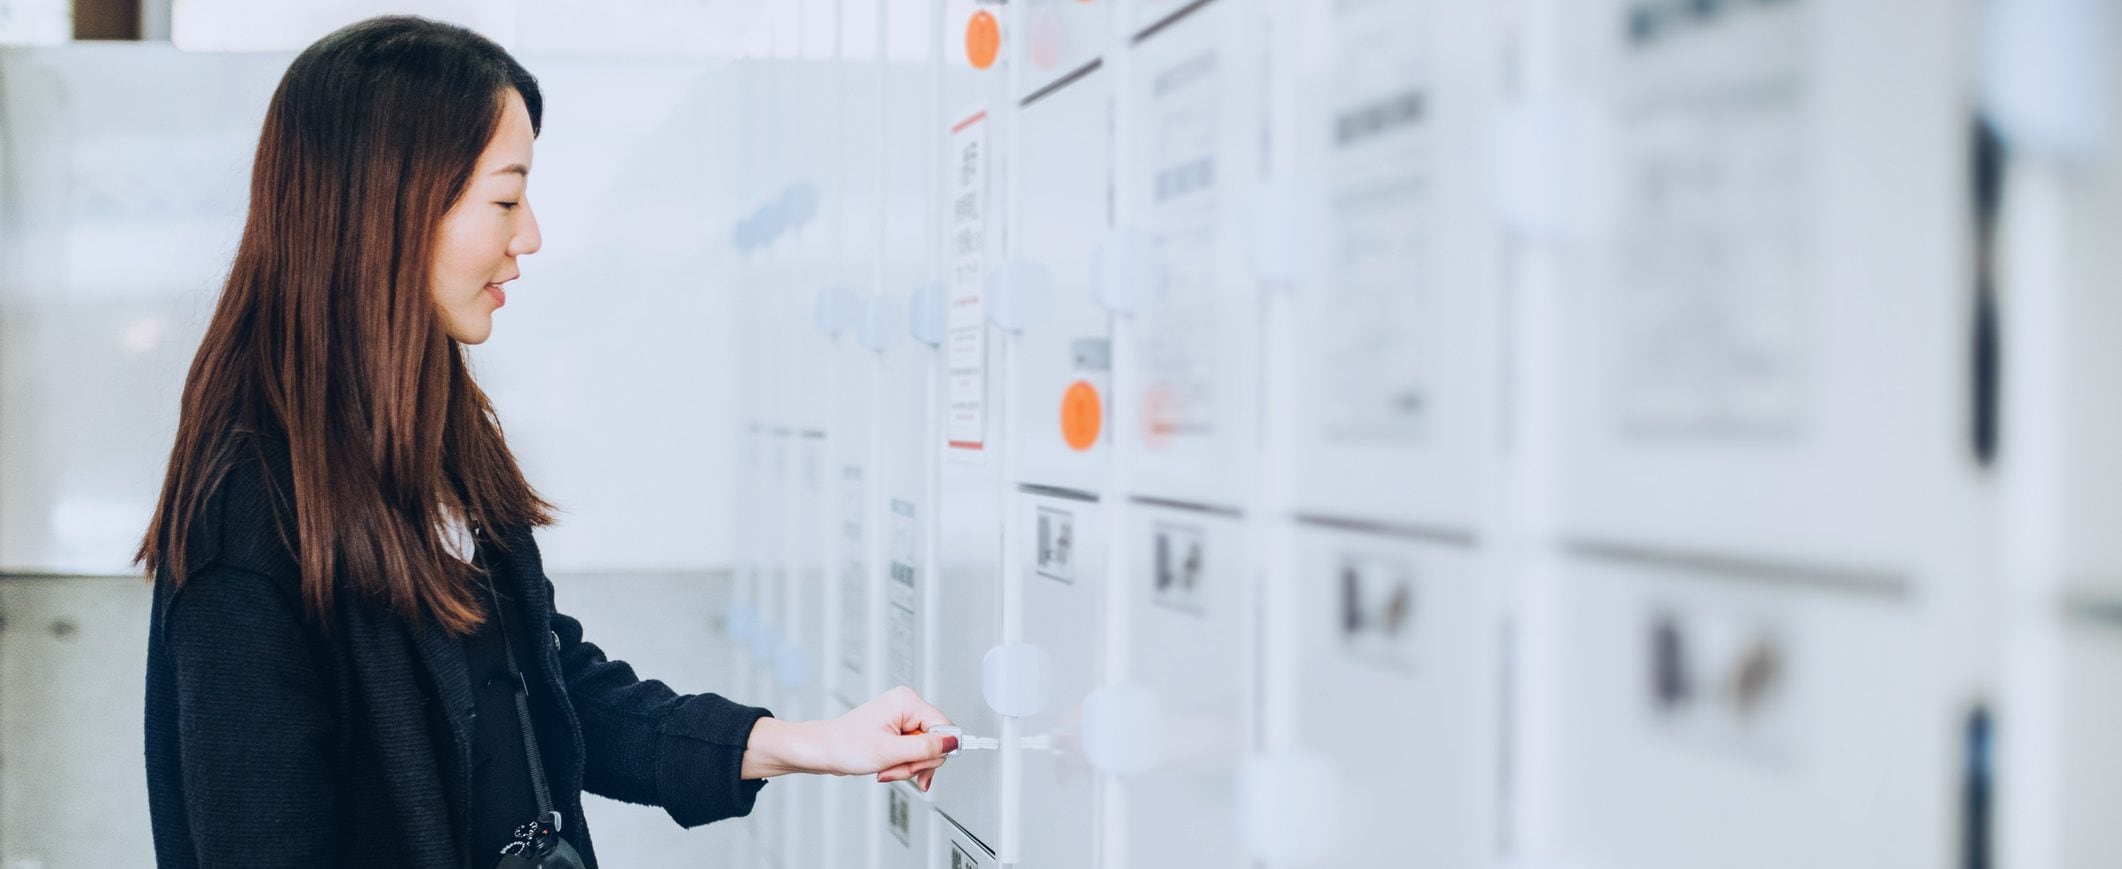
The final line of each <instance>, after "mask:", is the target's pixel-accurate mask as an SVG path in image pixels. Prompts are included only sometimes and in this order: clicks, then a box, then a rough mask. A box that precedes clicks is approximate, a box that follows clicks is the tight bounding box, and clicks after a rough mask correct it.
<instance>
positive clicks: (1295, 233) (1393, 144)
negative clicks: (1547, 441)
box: [1260, 0, 1503, 530]
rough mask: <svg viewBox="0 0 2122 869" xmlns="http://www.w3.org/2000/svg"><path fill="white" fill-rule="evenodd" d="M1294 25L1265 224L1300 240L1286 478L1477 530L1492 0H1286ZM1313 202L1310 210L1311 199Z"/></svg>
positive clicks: (1485, 407) (1483, 499)
mask: <svg viewBox="0 0 2122 869" xmlns="http://www.w3.org/2000/svg"><path fill="white" fill-rule="evenodd" d="M1282 8H1284V9H1285V10H1287V12H1288V13H1289V16H1290V17H1291V18H1293V19H1295V20H1294V21H1292V22H1291V23H1292V25H1293V26H1294V27H1295V28H1296V29H1298V30H1299V31H1300V32H1301V33H1303V34H1305V35H1304V36H1302V37H1300V38H1297V39H1295V40H1293V41H1292V42H1293V43H1294V46H1293V47H1294V48H1295V52H1294V53H1295V54H1296V55H1297V60H1296V62H1294V63H1289V64H1282V65H1279V68H1282V69H1284V70H1285V74H1288V75H1293V76H1294V77H1295V78H1296V81H1297V93H1298V96H1297V97H1296V98H1295V100H1294V101H1293V102H1294V114H1295V117H1294V118H1293V119H1291V120H1288V121H1282V120H1280V119H1278V123H1277V124H1276V127H1277V129H1278V130H1279V131H1282V132H1283V133H1284V134H1285V135H1286V137H1287V138H1288V140H1290V141H1292V142H1293V147H1294V150H1295V151H1296V160H1297V164H1298V165H1297V166H1296V167H1295V169H1294V170H1292V171H1291V176H1292V177H1291V180H1290V182H1289V183H1290V184H1292V185H1294V189H1293V192H1294V193H1295V194H1296V195H1297V196H1298V197H1299V198H1298V200H1297V201H1296V202H1295V203H1291V204H1285V205H1283V206H1282V207H1284V208H1286V209H1287V210H1288V212H1287V213H1286V214H1285V215H1284V217H1283V221H1284V222H1283V223H1281V224H1279V228H1280V230H1281V231H1280V232H1279V233H1278V235H1279V236H1280V237H1279V238H1275V239H1263V240H1262V241H1261V242H1260V243H1262V244H1280V245H1287V246H1290V247H1293V248H1299V249H1297V250H1291V251H1287V252H1282V253H1280V254H1279V255H1281V256H1288V257H1293V258H1295V259H1296V260H1297V261H1299V262H1300V263H1302V264H1303V265H1302V266H1301V267H1300V274H1301V277H1299V278H1298V283H1299V286H1297V287H1296V288H1295V289H1293V290H1292V292H1291V295H1290V299H1289V305H1290V310H1291V313H1292V316H1293V317H1294V319H1295V321H1296V322H1295V324H1294V328H1293V329H1292V332H1293V333H1294V335H1295V344H1296V346H1295V347H1294V352H1293V358H1291V359H1289V360H1287V362H1286V363H1282V364H1284V365H1285V367H1286V368H1287V369H1289V370H1287V371H1285V372H1283V373H1284V375H1285V376H1290V377H1292V378H1293V379H1294V384H1293V388H1291V389H1290V390H1289V391H1288V393H1287V395H1288V398H1289V399H1290V403H1289V405H1287V408H1288V409H1287V411H1286V412H1281V413H1275V414H1272V415H1271V416H1270V418H1271V419H1275V420H1281V421H1282V422H1283V424H1284V425H1287V426H1288V427H1289V429H1290V430H1291V434H1292V436H1291V443H1292V445H1293V446H1292V452H1291V454H1290V457H1291V461H1292V472H1291V474H1290V483H1291V486H1292V488H1293V489H1294V491H1293V493H1292V497H1293V499H1294V500H1295V502H1296V506H1297V508H1298V509H1299V510H1300V511H1302V512H1305V513H1308V514H1313V515H1325V516H1339V517H1352V518H1360V519H1367V520H1373V521H1382V522H1400V523H1407V522H1414V523H1420V524H1423V525H1425V526H1430V527H1439V526H1442V527H1449V528H1454V529H1460V530H1478V528H1479V525H1480V524H1481V522H1482V521H1483V519H1484V515H1485V513H1486V510H1485V508H1486V506H1487V505H1488V504H1489V503H1490V502H1491V501H1492V500H1493V499H1494V491H1495V490H1496V488H1497V487H1498V481H1497V479H1496V476H1495V473H1494V459H1493V454H1494V451H1495V446H1494V444H1495V443H1496V441H1497V432H1496V429H1497V422H1496V421H1497V419H1498V418H1499V413H1498V404H1499V392H1500V382H1501V381H1500V376H1501V372H1500V370H1499V365H1500V362H1501V359H1502V335H1503V330H1502V324H1501V322H1500V312H1501V305H1502V301H1503V284H1502V280H1501V279H1502V275H1501V274H1500V268H1499V265H1500V263H1502V261H1503V260H1502V257H1501V255H1500V254H1501V244H1500V241H1501V239H1500V231H1499V228H1498V227H1499V225H1498V223H1497V222H1496V221H1495V220H1493V219H1489V217H1488V215H1489V214H1490V213H1491V207H1490V199H1489V196H1488V194H1487V186H1486V185H1487V184H1488V179H1489V178H1490V173H1491V172H1492V171H1493V168H1492V166H1491V165H1490V164H1491V158H1490V156H1489V155H1490V154H1491V153H1492V152H1493V150H1494V149H1493V147H1492V142H1491V129H1492V126H1493V124H1494V112H1493V109H1492V106H1493V104H1494V103H1495V101H1496V95H1497V92H1498V89H1499V87H1500V85H1499V82H1498V81H1497V79H1498V78H1499V76H1500V70H1501V69H1502V68H1503V64H1502V62H1501V60H1502V57H1503V51H1502V47H1501V37H1500V35H1499V34H1500V31H1499V30H1498V28H1497V27H1496V25H1495V23H1494V22H1493V21H1492V20H1491V18H1492V17H1493V16H1494V15H1495V14H1496V13H1495V12H1494V10H1493V9H1492V4H1481V3H1451V2H1431V0H1372V2H1367V3H1332V4H1325V3H1301V2H1298V3H1287V4H1284V6H1283V7H1282ZM1314 211H1316V214H1314V213H1313V212H1314Z"/></svg>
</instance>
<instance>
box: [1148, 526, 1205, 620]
mask: <svg viewBox="0 0 2122 869" xmlns="http://www.w3.org/2000/svg"><path fill="white" fill-rule="evenodd" d="M1202 538H1203V535H1202V533H1201V529H1200V528H1198V527H1195V526H1191V525H1180V524H1177V523H1170V522H1159V523H1157V526H1156V543H1155V549H1154V554H1153V559H1154V564H1152V565H1151V570H1150V581H1151V583H1152V585H1151V599H1152V600H1154V601H1155V602H1156V603H1157V605H1158V606H1162V607H1167V608H1170V609H1175V610H1179V611H1181V612H1189V613H1195V614H1199V613H1203V612H1206V611H1207V606H1206V605H1205V604H1206V601H1207V599H1208V589H1207V588H1206V587H1205V586H1206V578H1205V577H1203V576H1202V562H1203V552H1202V548H1203V539H1202Z"/></svg>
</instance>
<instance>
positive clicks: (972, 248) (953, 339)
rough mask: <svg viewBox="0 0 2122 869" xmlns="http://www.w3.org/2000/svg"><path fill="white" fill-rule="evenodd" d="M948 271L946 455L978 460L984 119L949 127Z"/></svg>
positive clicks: (983, 336) (983, 354) (983, 371)
mask: <svg viewBox="0 0 2122 869" xmlns="http://www.w3.org/2000/svg"><path fill="white" fill-rule="evenodd" d="M950 156H951V163H950V167H949V168H948V170H946V174H947V175H948V176H949V184H950V191H949V194H950V200H949V201H950V217H949V218H948V223H947V227H948V230H949V234H948V236H947V237H946V239H945V242H944V244H945V245H946V247H945V251H944V255H945V257H946V262H947V263H948V267H949V270H950V271H949V284H950V315H949V318H948V321H947V322H948V325H949V330H950V331H949V334H948V335H947V336H946V338H945V342H946V347H947V351H946V353H947V355H946V362H947V364H948V366H949V369H950V392H949V395H948V399H949V401H950V418H949V421H948V425H947V426H946V427H945V432H944V434H945V437H946V442H947V444H948V446H949V447H950V453H951V454H952V455H954V456H959V457H967V456H971V457H977V456H980V455H981V454H982V451H983V450H985V449H986V447H987V300H986V298H985V297H984V292H985V289H984V288H985V284H986V278H987V212H988V202H987V113H986V112H984V111H982V112H979V113H976V114H974V115H973V116H972V117H969V118H966V119H964V120H962V121H959V122H958V123H957V124H956V125H954V126H952V127H951V136H950Z"/></svg>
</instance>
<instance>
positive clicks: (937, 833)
mask: <svg viewBox="0 0 2122 869" xmlns="http://www.w3.org/2000/svg"><path fill="white" fill-rule="evenodd" d="M929 829H930V832H929V843H930V847H931V850H930V851H929V855H928V864H927V865H928V866H929V867H930V869H1000V867H1001V865H1002V864H1001V863H999V862H997V861H996V860H995V854H994V852H992V851H989V850H987V846H985V845H982V844H980V840H979V839H977V838H975V837H974V836H972V835H971V834H969V833H967V832H966V831H965V828H963V827H960V826H958V825H957V824H954V823H952V822H951V819H950V818H948V817H946V816H944V815H943V813H941V812H936V813H933V814H931V815H930V826H929Z"/></svg>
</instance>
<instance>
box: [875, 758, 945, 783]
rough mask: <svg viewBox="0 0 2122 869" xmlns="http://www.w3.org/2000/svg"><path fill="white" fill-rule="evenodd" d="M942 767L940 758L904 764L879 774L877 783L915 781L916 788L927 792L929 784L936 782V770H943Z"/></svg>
mask: <svg viewBox="0 0 2122 869" xmlns="http://www.w3.org/2000/svg"><path fill="white" fill-rule="evenodd" d="M942 766H943V758H940V757H939V758H936V759H934V760H924V761H919V762H917V763H902V764H899V765H898V766H895V767H892V768H891V769H887V770H885V771H883V772H880V773H877V781H880V782H886V783H889V782H895V781H905V780H907V779H913V780H914V786H915V787H918V788H920V789H921V790H923V791H926V790H928V788H929V784H930V783H931V782H934V781H935V780H936V770H938V769H940V768H942Z"/></svg>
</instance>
